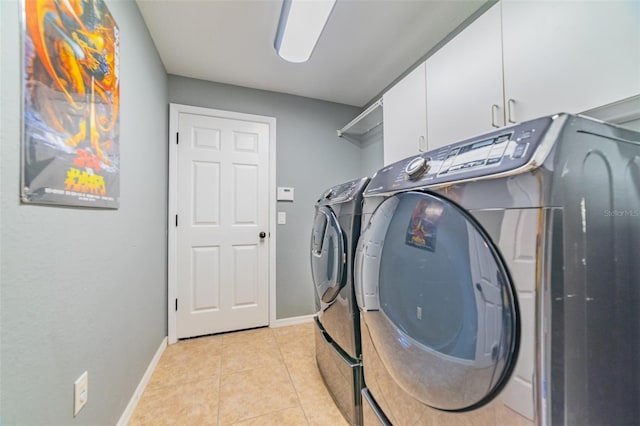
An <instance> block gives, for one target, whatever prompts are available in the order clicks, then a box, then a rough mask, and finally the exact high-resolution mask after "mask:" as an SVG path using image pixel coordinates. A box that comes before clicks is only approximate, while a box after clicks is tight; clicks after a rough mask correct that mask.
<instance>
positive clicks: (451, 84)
mask: <svg viewBox="0 0 640 426" xmlns="http://www.w3.org/2000/svg"><path fill="white" fill-rule="evenodd" d="M426 76H427V85H426V86H427V128H428V135H427V142H428V146H429V149H434V148H437V147H440V146H442V145H445V144H448V143H452V142H456V141H459V140H462V139H465V138H468V137H471V136H474V135H477V134H480V133H483V132H486V131H489V130H491V128H492V127H501V126H505V125H510V124H514V123H517V122H521V121H525V120H529V119H533V118H537V117H540V116H544V115H549V114H554V113H558V112H569V113H574V114H577V113H581V112H584V111H587V110H590V109H593V108H597V107H600V106H603V105H606V104H610V103H612V102H618V101H621V100H623V99H626V98H630V97H632V96H636V95H639V94H640V1H637V0H624V1H618V0H616V1H587V0H571V1H527V0H503V1H502V2H499V3H497V4H495V5H494V6H492V7H491V8H490V9H489V10H487V12H485V13H484V14H483V15H482V16H480V17H479V18H478V19H476V20H475V21H474V22H473V23H471V25H469V26H468V27H467V28H465V29H464V30H463V31H462V32H461V33H460V34H458V35H457V36H456V37H455V38H453V39H452V40H451V41H450V42H449V43H447V44H446V45H445V46H443V47H442V48H441V49H440V50H439V51H438V52H436V53H435V54H434V55H432V56H431V57H430V58H429V59H427V61H426Z"/></svg>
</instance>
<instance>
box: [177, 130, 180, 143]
mask: <svg viewBox="0 0 640 426" xmlns="http://www.w3.org/2000/svg"><path fill="white" fill-rule="evenodd" d="M179 143H180V133H178V132H176V145H178V144H179Z"/></svg>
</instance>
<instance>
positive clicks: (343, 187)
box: [318, 178, 369, 204]
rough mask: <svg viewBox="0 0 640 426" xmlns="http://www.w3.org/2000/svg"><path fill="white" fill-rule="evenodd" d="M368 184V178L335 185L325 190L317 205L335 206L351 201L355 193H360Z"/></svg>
mask: <svg viewBox="0 0 640 426" xmlns="http://www.w3.org/2000/svg"><path fill="white" fill-rule="evenodd" d="M367 183H369V178H361V179H355V180H352V181H349V182H345V183H342V184H340V185H336V186H334V187H332V188H329V189H327V190H326V191H325V192H324V193H323V194H322V196H321V197H320V199H319V200H318V203H320V204H335V203H343V202H346V201H349V200H351V199H352V198H353V197H354V195H355V194H356V193H358V192H359V191H362V189H363V188H364V187H365V186H366V185H367Z"/></svg>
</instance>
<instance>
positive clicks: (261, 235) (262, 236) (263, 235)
mask: <svg viewBox="0 0 640 426" xmlns="http://www.w3.org/2000/svg"><path fill="white" fill-rule="evenodd" d="M259 235H260V239H261V240H264V237H266V236H267V234H266V233H265V232H261V233H260V234H259Z"/></svg>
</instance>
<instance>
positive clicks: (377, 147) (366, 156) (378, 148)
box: [360, 125, 384, 176]
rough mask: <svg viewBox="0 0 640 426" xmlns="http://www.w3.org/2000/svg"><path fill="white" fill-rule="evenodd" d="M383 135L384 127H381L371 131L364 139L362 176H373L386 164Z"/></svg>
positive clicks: (361, 159)
mask: <svg viewBox="0 0 640 426" xmlns="http://www.w3.org/2000/svg"><path fill="white" fill-rule="evenodd" d="M383 134H384V132H383V125H380V126H378V127H376V128H375V129H373V130H370V131H369V132H368V133H367V134H366V135H365V136H364V137H363V138H362V143H361V144H360V147H361V148H362V151H361V157H360V174H362V176H373V174H374V173H375V172H377V171H378V169H380V168H381V167H382V165H383V164H384V149H383V147H382V144H383V142H384V138H383Z"/></svg>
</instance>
